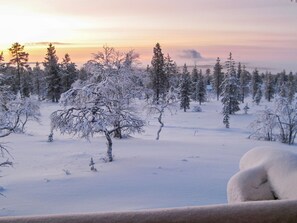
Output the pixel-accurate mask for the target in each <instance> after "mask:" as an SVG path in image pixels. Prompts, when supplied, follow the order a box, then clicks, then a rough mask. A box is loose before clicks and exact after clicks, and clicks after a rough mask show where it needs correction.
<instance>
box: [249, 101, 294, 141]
mask: <svg viewBox="0 0 297 223" xmlns="http://www.w3.org/2000/svg"><path fill="white" fill-rule="evenodd" d="M251 128H252V130H253V133H252V134H251V136H250V137H253V138H256V139H263V140H268V141H272V140H276V139H277V140H279V141H281V142H282V143H286V144H289V145H291V144H294V140H295V138H296V134H297V100H295V101H294V102H292V103H291V102H290V101H289V100H288V99H287V98H284V97H280V98H278V99H276V101H275V107H274V109H270V108H265V110H264V111H262V112H261V113H260V114H259V115H258V117H257V119H256V120H255V121H254V122H252V123H251Z"/></svg>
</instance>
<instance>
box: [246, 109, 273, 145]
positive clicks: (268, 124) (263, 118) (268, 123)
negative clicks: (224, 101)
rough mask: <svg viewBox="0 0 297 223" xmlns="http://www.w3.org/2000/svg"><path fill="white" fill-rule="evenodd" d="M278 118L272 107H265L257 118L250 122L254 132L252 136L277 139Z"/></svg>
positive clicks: (267, 139) (260, 138)
mask: <svg viewBox="0 0 297 223" xmlns="http://www.w3.org/2000/svg"><path fill="white" fill-rule="evenodd" d="M276 127H277V120H276V117H275V114H273V111H272V110H271V109H270V108H265V110H264V111H261V112H260V113H259V114H258V115H257V119H256V120H255V121H253V122H252V123H251V124H250V128H251V129H252V134H251V135H250V136H249V137H250V138H254V139H257V140H266V141H274V140H275V139H276Z"/></svg>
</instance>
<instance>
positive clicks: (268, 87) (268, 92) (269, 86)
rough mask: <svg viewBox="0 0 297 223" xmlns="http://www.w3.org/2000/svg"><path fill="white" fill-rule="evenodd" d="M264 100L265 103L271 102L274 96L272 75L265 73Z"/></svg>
mask: <svg viewBox="0 0 297 223" xmlns="http://www.w3.org/2000/svg"><path fill="white" fill-rule="evenodd" d="M264 87H265V98H266V100H267V101H269V102H270V101H271V99H273V95H274V83H273V77H272V74H271V73H270V72H269V73H266V75H265V86H264Z"/></svg>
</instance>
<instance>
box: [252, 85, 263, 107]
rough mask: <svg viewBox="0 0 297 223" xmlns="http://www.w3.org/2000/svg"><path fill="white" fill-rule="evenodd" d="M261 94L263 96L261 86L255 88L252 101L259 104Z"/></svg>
mask: <svg viewBox="0 0 297 223" xmlns="http://www.w3.org/2000/svg"><path fill="white" fill-rule="evenodd" d="M262 96H263V93H262V89H261V87H259V88H258V90H257V92H256V95H255V99H254V102H255V103H256V104H257V105H259V104H260V101H261V99H262Z"/></svg>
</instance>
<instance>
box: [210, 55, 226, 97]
mask: <svg viewBox="0 0 297 223" xmlns="http://www.w3.org/2000/svg"><path fill="white" fill-rule="evenodd" d="M222 69H223V67H222V65H221V64H220V58H219V57H218V58H217V62H216V64H215V66H214V70H213V80H212V85H213V90H214V92H215V93H216V95H217V100H219V98H220V95H221V93H222V83H223V78H224V75H223V73H222Z"/></svg>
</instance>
